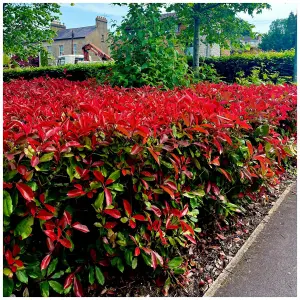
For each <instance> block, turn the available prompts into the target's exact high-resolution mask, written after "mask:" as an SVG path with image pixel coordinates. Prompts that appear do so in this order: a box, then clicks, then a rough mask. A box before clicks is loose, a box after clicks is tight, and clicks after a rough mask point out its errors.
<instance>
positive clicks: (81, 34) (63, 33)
mask: <svg viewBox="0 0 300 300" xmlns="http://www.w3.org/2000/svg"><path fill="white" fill-rule="evenodd" d="M95 29H96V26H95V25H94V26H86V27H79V28H69V29H62V30H60V31H58V32H57V36H56V37H55V38H54V40H55V41H57V40H69V39H72V31H73V34H74V36H73V38H74V39H80V38H85V37H86V36H87V35H89V34H90V33H91V32H93V31H94V30H95Z"/></svg>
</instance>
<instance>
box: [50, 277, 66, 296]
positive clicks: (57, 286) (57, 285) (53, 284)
mask: <svg viewBox="0 0 300 300" xmlns="http://www.w3.org/2000/svg"><path fill="white" fill-rule="evenodd" d="M49 285H50V286H51V287H52V289H53V290H54V291H55V292H56V293H59V294H62V293H63V291H64V287H63V286H62V285H61V284H60V283H59V282H57V281H53V280H50V281H49Z"/></svg>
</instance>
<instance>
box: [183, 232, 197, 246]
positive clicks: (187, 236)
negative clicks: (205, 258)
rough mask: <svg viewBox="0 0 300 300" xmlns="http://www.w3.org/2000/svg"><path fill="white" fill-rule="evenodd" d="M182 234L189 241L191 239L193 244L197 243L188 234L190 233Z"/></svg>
mask: <svg viewBox="0 0 300 300" xmlns="http://www.w3.org/2000/svg"><path fill="white" fill-rule="evenodd" d="M184 236H185V237H186V238H187V239H188V240H189V241H191V242H192V243H193V244H195V245H196V244H197V242H196V240H195V239H194V238H193V237H192V236H190V235H188V234H184Z"/></svg>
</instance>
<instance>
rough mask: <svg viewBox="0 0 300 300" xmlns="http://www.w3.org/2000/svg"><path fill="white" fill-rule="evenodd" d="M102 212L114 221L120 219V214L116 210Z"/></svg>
mask: <svg viewBox="0 0 300 300" xmlns="http://www.w3.org/2000/svg"><path fill="white" fill-rule="evenodd" d="M103 212H104V213H105V214H107V215H110V216H111V217H113V218H115V219H119V218H121V213H120V211H118V210H117V209H104V210H103Z"/></svg>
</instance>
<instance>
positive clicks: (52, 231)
mask: <svg viewBox="0 0 300 300" xmlns="http://www.w3.org/2000/svg"><path fill="white" fill-rule="evenodd" d="M44 233H45V234H46V235H47V236H48V237H49V238H50V239H51V240H52V241H56V240H57V236H56V234H55V233H54V230H44Z"/></svg>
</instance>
